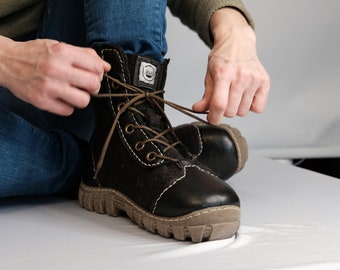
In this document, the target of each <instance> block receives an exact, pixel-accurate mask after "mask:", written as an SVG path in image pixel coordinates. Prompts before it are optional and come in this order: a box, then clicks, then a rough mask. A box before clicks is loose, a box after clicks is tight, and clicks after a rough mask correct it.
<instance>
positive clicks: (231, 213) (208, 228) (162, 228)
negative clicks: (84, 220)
mask: <svg viewBox="0 0 340 270" xmlns="http://www.w3.org/2000/svg"><path fill="white" fill-rule="evenodd" d="M79 202H80V204H81V206H82V207H83V208H85V209H87V210H89V211H92V212H96V213H100V214H107V215H110V216H114V217H117V216H120V215H122V214H123V213H126V215H127V216H128V217H129V218H130V219H131V220H133V221H134V222H135V223H137V224H138V225H139V226H140V227H141V228H144V229H146V230H147V231H149V232H152V233H158V234H159V235H161V236H164V237H168V238H170V237H172V238H174V239H176V240H181V241H185V240H191V241H192V242H194V243H199V242H203V241H212V240H220V239H227V238H231V237H233V236H235V235H236V233H237V230H238V228H239V226H240V208H239V207H237V206H232V205H230V206H228V205H227V206H219V207H211V208H206V209H202V210H199V211H195V212H192V213H190V214H187V215H183V216H180V217H161V216H157V215H154V214H152V213H149V212H147V211H145V210H144V209H142V208H140V207H139V206H138V205H136V204H135V203H134V202H132V201H131V200H130V199H129V198H127V197H126V196H125V195H123V194H121V193H120V192H118V191H116V190H113V189H109V188H97V187H89V186H87V185H85V184H84V183H81V185H80V188H79Z"/></svg>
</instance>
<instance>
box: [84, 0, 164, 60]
mask: <svg viewBox="0 0 340 270" xmlns="http://www.w3.org/2000/svg"><path fill="white" fill-rule="evenodd" d="M166 2H167V1H166V0H143V1H141V0H85V1H84V10H85V21H86V25H87V43H88V44H90V45H92V44H94V43H112V44H117V45H119V46H121V47H122V48H123V50H124V51H125V53H133V54H140V55H145V56H149V57H152V58H154V59H155V60H157V61H159V62H162V61H163V57H164V55H165V54H166V52H167V42H166V38H165V31H166V17H165V11H166Z"/></svg>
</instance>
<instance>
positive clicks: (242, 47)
mask: <svg viewBox="0 0 340 270" xmlns="http://www.w3.org/2000/svg"><path fill="white" fill-rule="evenodd" d="M210 26H211V31H212V34H213V37H214V46H213V48H212V50H211V52H210V54H209V58H208V67H207V72H206V77H205V92H204V95H203V98H202V99H201V100H200V101H199V102H197V103H196V104H194V105H193V110H195V111H199V112H203V111H208V116H207V119H208V121H209V122H210V123H211V124H214V125H217V124H219V123H220V122H221V120H222V117H223V116H226V117H234V116H236V115H238V116H245V115H247V113H248V112H249V111H253V112H257V113H260V112H262V111H263V110H264V108H265V105H266V101H267V97H268V92H269V88H270V79H269V76H268V74H267V72H266V70H265V69H264V67H263V66H262V64H261V62H260V61H259V59H258V57H257V53H256V37H255V33H254V31H253V29H252V28H251V27H250V26H249V24H248V23H247V21H246V20H245V18H244V17H243V15H242V14H241V13H240V12H238V11H237V10H234V9H231V8H223V9H220V10H218V11H216V12H215V13H214V14H213V16H212V18H211V22H210Z"/></svg>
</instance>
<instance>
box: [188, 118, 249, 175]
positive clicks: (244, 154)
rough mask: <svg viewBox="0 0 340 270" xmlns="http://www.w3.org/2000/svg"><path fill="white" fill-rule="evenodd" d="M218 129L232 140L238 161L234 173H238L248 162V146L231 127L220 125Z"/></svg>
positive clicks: (236, 130) (196, 124) (238, 132)
mask: <svg viewBox="0 0 340 270" xmlns="http://www.w3.org/2000/svg"><path fill="white" fill-rule="evenodd" d="M192 124H193V125H194V126H199V125H204V124H203V123H201V122H194V123H192ZM218 127H220V128H223V129H224V130H225V131H226V132H227V133H228V134H229V135H230V137H231V138H232V139H233V141H234V144H235V147H236V152H237V160H238V166H237V169H236V173H238V172H240V171H241V170H242V169H243V168H244V166H245V164H246V162H247V160H248V144H247V141H246V139H245V138H244V137H243V136H242V134H241V132H240V131H239V130H238V129H237V128H234V127H231V126H229V125H227V124H220V125H218Z"/></svg>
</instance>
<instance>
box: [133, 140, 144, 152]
mask: <svg viewBox="0 0 340 270" xmlns="http://www.w3.org/2000/svg"><path fill="white" fill-rule="evenodd" d="M144 147H145V143H143V142H137V143H136V144H135V149H136V150H137V151H142V150H143V149H144Z"/></svg>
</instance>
